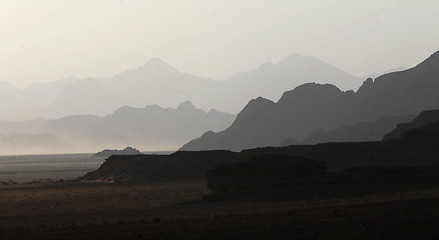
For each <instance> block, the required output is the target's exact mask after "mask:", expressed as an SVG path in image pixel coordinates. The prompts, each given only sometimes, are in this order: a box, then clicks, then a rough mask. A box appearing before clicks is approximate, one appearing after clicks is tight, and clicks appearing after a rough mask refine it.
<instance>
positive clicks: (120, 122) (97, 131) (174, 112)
mask: <svg viewBox="0 0 439 240" xmlns="http://www.w3.org/2000/svg"><path fill="white" fill-rule="evenodd" d="M234 119H235V116H234V115H231V114H227V113H221V112H217V111H215V110H211V111H209V112H205V111H203V110H199V109H197V108H195V107H194V106H193V105H192V104H191V103H190V102H184V103H182V104H180V105H179V106H178V108H176V109H171V108H161V107H159V106H157V105H148V106H145V107H144V108H133V107H127V106H125V107H121V108H119V109H117V110H116V111H114V112H113V113H112V114H109V115H107V116H105V117H97V116H93V115H78V116H71V117H65V118H61V119H59V120H53V121H49V122H47V123H46V124H45V125H44V126H43V127H42V128H41V130H40V133H45V134H50V135H53V136H56V137H58V138H60V139H62V140H63V141H65V142H67V143H69V144H70V145H71V146H72V150H77V151H96V149H103V148H121V147H124V146H133V147H136V148H139V149H142V150H143V151H148V150H157V149H158V150H172V149H176V148H177V147H178V146H179V145H181V144H183V143H184V142H187V141H188V140H190V139H192V138H194V137H196V136H199V135H200V134H201V133H203V132H206V131H208V130H213V131H219V130H223V129H225V128H227V127H228V126H230V124H231V123H232V122H233V120H234Z"/></svg>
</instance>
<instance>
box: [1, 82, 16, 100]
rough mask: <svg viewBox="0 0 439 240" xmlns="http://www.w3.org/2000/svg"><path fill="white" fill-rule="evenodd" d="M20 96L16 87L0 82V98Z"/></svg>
mask: <svg viewBox="0 0 439 240" xmlns="http://www.w3.org/2000/svg"><path fill="white" fill-rule="evenodd" d="M19 94H20V89H19V88H17V87H16V86H14V85H12V84H10V83H8V82H5V81H0V96H13V97H16V96H18V95H19Z"/></svg>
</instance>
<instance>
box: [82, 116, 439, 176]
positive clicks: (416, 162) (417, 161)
mask: <svg viewBox="0 0 439 240" xmlns="http://www.w3.org/2000/svg"><path fill="white" fill-rule="evenodd" d="M438 129H439V121H438V122H435V123H431V124H428V125H425V126H423V127H420V128H413V129H410V130H407V131H406V132H405V133H404V134H403V135H402V138H401V140H391V141H376V142H356V143H324V144H317V145H297V146H289V147H266V148H256V149H250V150H244V151H241V152H240V153H236V152H230V151H219V150H218V151H201V152H184V151H183V152H176V153H174V154H171V155H135V156H111V157H110V158H108V159H107V160H106V161H105V162H104V164H103V165H102V166H101V167H100V168H99V169H98V170H96V171H93V172H90V173H88V174H87V175H85V176H84V177H82V180H87V181H90V180H99V179H107V180H114V181H117V182H138V181H173V180H179V181H180V180H196V179H205V174H206V173H207V172H208V171H209V170H212V169H214V168H215V167H218V166H220V165H224V164H230V163H240V162H245V161H249V160H251V159H255V158H258V157H260V156H264V155H270V154H274V155H282V156H287V157H288V156H295V157H301V158H306V159H312V160H315V161H320V162H324V163H325V164H326V168H327V171H328V172H337V171H342V170H344V169H348V168H353V167H413V166H430V165H439V159H438V158H437V156H439V130H438ZM284 160H285V159H284V158H283V157H281V159H280V160H279V161H284Z"/></svg>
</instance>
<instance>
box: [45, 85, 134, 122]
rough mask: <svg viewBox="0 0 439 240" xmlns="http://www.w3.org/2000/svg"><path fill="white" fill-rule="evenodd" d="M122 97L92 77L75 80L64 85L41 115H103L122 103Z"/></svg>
mask: <svg viewBox="0 0 439 240" xmlns="http://www.w3.org/2000/svg"><path fill="white" fill-rule="evenodd" d="M124 102H125V101H124V99H123V98H121V97H120V96H118V95H117V94H115V93H114V92H112V91H111V90H109V89H108V88H106V87H105V86H104V85H102V84H101V83H100V82H98V81H97V80H94V79H82V80H77V81H75V82H74V83H72V84H69V85H67V86H66V87H64V89H63V90H62V92H61V93H60V94H59V96H58V97H57V98H56V99H55V100H53V101H52V102H51V103H50V104H49V105H48V106H47V108H46V109H45V110H44V111H43V113H42V115H43V116H44V117H45V118H51V119H55V118H60V117H65V116H69V115H80V114H94V115H100V116H102V115H105V114H107V113H109V112H111V111H113V110H114V109H116V108H118V107H121V106H123V105H124Z"/></svg>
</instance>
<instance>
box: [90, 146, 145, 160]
mask: <svg viewBox="0 0 439 240" xmlns="http://www.w3.org/2000/svg"><path fill="white" fill-rule="evenodd" d="M140 154H142V153H141V152H140V151H139V150H137V149H135V148H132V147H126V148H124V149H123V150H117V149H112V150H111V149H104V150H102V151H100V152H97V153H95V154H94V155H93V157H100V158H107V157H110V156H113V155H140Z"/></svg>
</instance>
